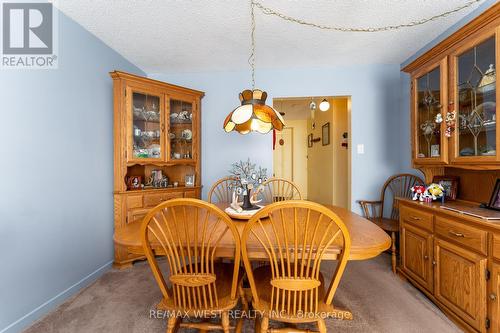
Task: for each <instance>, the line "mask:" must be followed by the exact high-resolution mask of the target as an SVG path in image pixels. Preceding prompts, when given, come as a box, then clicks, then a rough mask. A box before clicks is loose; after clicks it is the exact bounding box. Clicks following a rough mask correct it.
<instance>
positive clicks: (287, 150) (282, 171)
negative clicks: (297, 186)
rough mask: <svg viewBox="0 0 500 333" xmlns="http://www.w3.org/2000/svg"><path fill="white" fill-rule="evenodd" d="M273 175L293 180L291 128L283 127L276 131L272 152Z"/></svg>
mask: <svg viewBox="0 0 500 333" xmlns="http://www.w3.org/2000/svg"><path fill="white" fill-rule="evenodd" d="M273 159H274V161H273V168H274V177H277V178H284V179H288V180H291V181H293V180H294V179H293V128H292V127H285V128H284V129H283V130H282V131H281V132H276V145H275V148H274V153H273Z"/></svg>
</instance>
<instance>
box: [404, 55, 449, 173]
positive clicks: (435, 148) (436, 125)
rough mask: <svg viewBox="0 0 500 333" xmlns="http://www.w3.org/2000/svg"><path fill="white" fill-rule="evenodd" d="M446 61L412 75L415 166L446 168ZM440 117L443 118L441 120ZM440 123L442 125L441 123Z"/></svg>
mask: <svg viewBox="0 0 500 333" xmlns="http://www.w3.org/2000/svg"><path fill="white" fill-rule="evenodd" d="M447 69H448V64H447V58H443V59H442V60H441V61H440V62H438V63H434V64H431V65H429V66H426V67H423V68H421V69H419V70H418V71H416V72H414V73H412V82H411V88H412V89H411V94H412V105H411V109H412V138H413V140H412V155H413V161H414V163H415V164H419V165H423V164H433V165H435V164H446V163H447V162H448V140H447V138H446V137H445V135H444V133H445V130H446V124H445V121H444V120H443V119H444V118H445V117H446V112H444V111H445V110H446V108H444V107H443V105H446V101H447V99H448V96H447V94H448V90H447V89H448V86H447ZM439 117H441V118H439ZM440 120H441V121H440Z"/></svg>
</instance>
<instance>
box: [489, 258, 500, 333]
mask: <svg viewBox="0 0 500 333" xmlns="http://www.w3.org/2000/svg"><path fill="white" fill-rule="evenodd" d="M499 296H500V265H499V264H497V263H493V265H492V269H491V289H490V293H489V297H488V298H489V300H490V306H491V307H490V309H491V318H490V325H491V332H493V333H500V299H499Z"/></svg>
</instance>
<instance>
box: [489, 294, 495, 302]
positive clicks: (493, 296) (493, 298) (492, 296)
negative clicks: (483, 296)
mask: <svg viewBox="0 0 500 333" xmlns="http://www.w3.org/2000/svg"><path fill="white" fill-rule="evenodd" d="M490 299H491V300H492V301H494V300H496V299H497V295H495V293H491V294H490Z"/></svg>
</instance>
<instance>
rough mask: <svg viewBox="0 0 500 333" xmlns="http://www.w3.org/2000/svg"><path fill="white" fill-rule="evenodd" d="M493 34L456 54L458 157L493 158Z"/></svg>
mask: <svg viewBox="0 0 500 333" xmlns="http://www.w3.org/2000/svg"><path fill="white" fill-rule="evenodd" d="M495 59H496V54H495V36H492V37H490V38H488V39H486V40H485V41H483V42H481V43H479V44H477V45H476V46H474V47H472V48H470V49H468V50H466V51H465V52H463V53H461V54H460V55H458V56H457V57H456V71H457V74H456V75H457V77H456V99H457V101H456V105H457V126H456V127H457V134H456V140H457V142H456V148H455V149H456V150H457V151H456V154H457V155H458V157H477V156H480V157H483V158H484V157H486V158H488V156H490V157H492V158H496V155H497V146H496V136H497V132H496V68H495Z"/></svg>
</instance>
